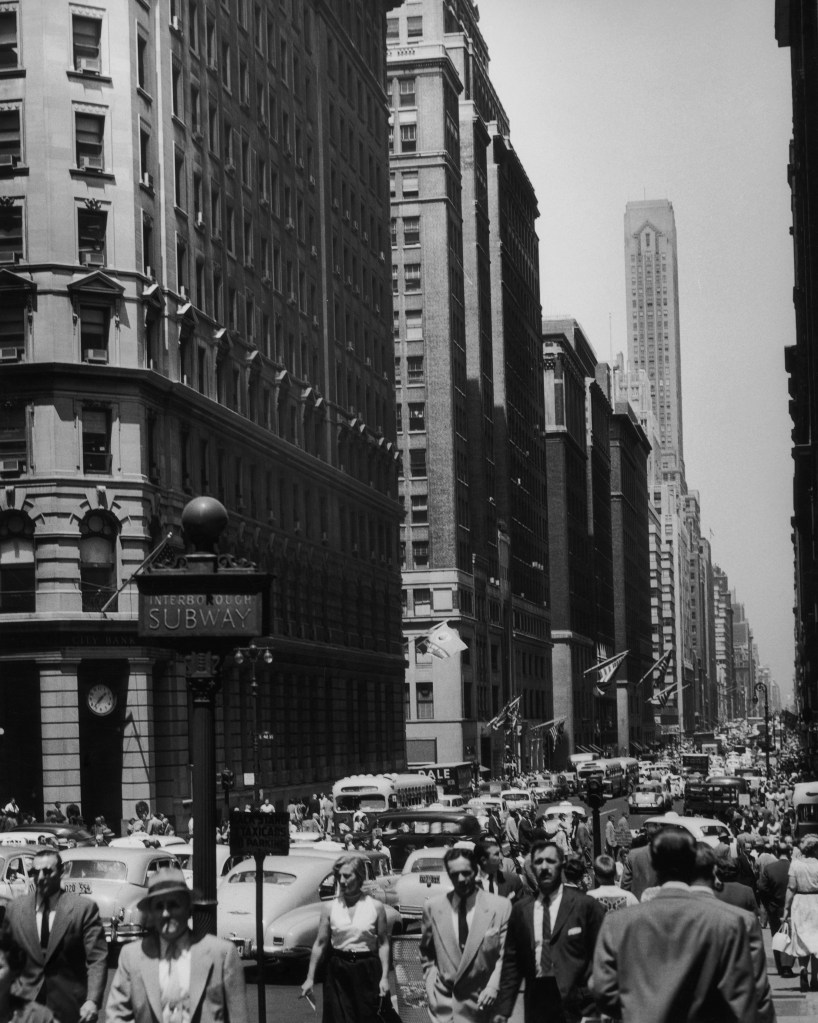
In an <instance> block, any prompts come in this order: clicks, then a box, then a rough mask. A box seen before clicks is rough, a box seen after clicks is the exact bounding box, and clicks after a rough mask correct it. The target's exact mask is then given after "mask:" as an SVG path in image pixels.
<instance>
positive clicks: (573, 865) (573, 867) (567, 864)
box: [562, 853, 585, 885]
mask: <svg viewBox="0 0 818 1023" xmlns="http://www.w3.org/2000/svg"><path fill="white" fill-rule="evenodd" d="M562 876H563V877H564V878H565V880H566V881H568V882H569V884H576V885H579V884H581V883H582V879H583V878H584V877H585V864H584V863H583V861H582V857H581V856H578V855H577V854H576V853H568V855H567V856H566V857H565V861H564V863H563V865H562Z"/></svg>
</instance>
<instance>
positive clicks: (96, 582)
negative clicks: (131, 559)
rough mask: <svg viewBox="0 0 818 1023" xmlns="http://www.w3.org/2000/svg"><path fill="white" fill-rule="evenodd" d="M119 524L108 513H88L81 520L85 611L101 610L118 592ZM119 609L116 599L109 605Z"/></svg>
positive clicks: (81, 563)
mask: <svg viewBox="0 0 818 1023" xmlns="http://www.w3.org/2000/svg"><path fill="white" fill-rule="evenodd" d="M118 535H119V523H118V522H117V520H116V519H115V518H114V517H113V515H109V514H108V513H107V512H103V511H92V512H89V513H88V514H87V515H86V516H85V518H84V519H83V520H82V522H81V523H80V591H81V593H82V610H83V611H101V610H102V608H103V607H104V606H105V604H106V603H107V602H108V600H110V598H111V597H112V596H113V594H114V593H115V592H116V588H117V582H116V540H117V536H118ZM107 610H109V611H116V610H117V602H116V601H114V602H113V603H112V604H111V605H110V606H109V607H108V608H107Z"/></svg>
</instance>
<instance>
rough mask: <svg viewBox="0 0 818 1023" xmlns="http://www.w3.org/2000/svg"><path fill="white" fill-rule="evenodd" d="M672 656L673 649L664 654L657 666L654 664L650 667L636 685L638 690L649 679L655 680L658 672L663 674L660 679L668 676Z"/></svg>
mask: <svg viewBox="0 0 818 1023" xmlns="http://www.w3.org/2000/svg"><path fill="white" fill-rule="evenodd" d="M672 656H673V647H671V648H670V650H666V651H665V652H664V653H663V654H662V656H661V657H660V658H659V660H658V661H657V662H656V663H655V664H652V665H651V666H650V668H649V669H648V671H646V672H645V674H644V675H643V676H642V677H641V678H640V679H639V681H638V682H637V683H636V687H637V688H638V687H639V686H641V685H642V683H643V682H647V680H648V679H649V678H653V676H654V674H655V673H656V672H657V671H658V672H661V674H660V676H659V677H660V678H664V677H665V675H666V674H667V671H668V668H669V667H670V659H671V657H672Z"/></svg>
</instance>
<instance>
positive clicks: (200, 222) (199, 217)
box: [196, 211, 204, 227]
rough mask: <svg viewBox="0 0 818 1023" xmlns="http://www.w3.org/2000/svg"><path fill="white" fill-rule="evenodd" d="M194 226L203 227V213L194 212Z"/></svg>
mask: <svg viewBox="0 0 818 1023" xmlns="http://www.w3.org/2000/svg"><path fill="white" fill-rule="evenodd" d="M196 227H204V214H203V213H202V212H201V211H200V212H199V213H197V214H196Z"/></svg>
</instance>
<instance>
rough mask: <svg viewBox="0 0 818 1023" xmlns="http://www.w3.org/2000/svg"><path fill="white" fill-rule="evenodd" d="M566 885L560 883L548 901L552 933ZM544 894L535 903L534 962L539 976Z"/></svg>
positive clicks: (540, 971) (540, 973)
mask: <svg viewBox="0 0 818 1023" xmlns="http://www.w3.org/2000/svg"><path fill="white" fill-rule="evenodd" d="M563 888H564V885H560V886H559V888H557V890H556V891H555V892H552V893H551V895H550V901H549V903H548V920H549V923H550V927H551V933H552V934H553V933H554V926H555V924H556V922H557V913H559V911H560V904H561V903H562V892H563ZM543 899H544V896H543V895H542V894H540V895H538V896H537V900H536V902H535V903H534V962H535V963H536V964H537V976H538V977H542V975H543V972H542V919H543V918H542V915H543V911H544V909H545V906H544V905H543Z"/></svg>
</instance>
